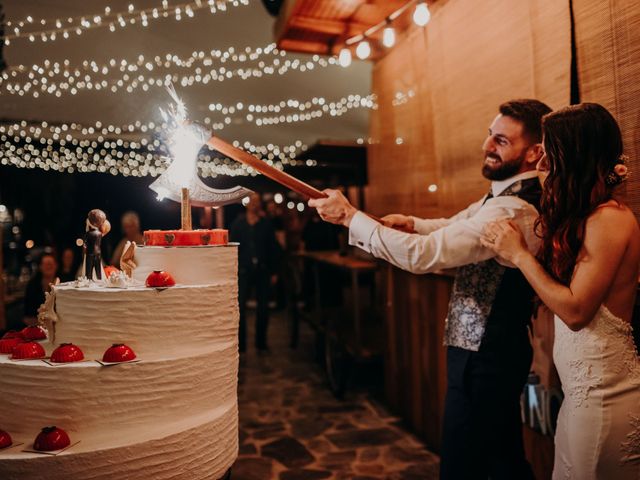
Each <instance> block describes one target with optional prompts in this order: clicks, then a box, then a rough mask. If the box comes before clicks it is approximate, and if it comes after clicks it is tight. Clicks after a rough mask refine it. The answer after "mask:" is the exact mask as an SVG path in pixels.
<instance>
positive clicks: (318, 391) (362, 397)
mask: <svg viewBox="0 0 640 480" xmlns="http://www.w3.org/2000/svg"><path fill="white" fill-rule="evenodd" d="M284 325H285V321H284V319H283V318H282V317H281V316H279V315H275V317H274V318H272V323H271V326H270V331H269V336H270V338H269V343H270V346H271V353H270V354H269V355H266V356H264V355H262V356H259V355H257V354H256V353H255V352H254V351H253V350H251V349H250V350H249V351H248V352H247V353H246V354H244V356H243V357H242V358H241V361H240V383H239V405H240V455H239V458H238V460H237V461H236V463H235V465H234V466H233V468H232V475H231V478H232V480H270V479H278V480H303V479H310V480H315V479H334V480H342V479H345V480H346V479H353V480H373V479H399V480H400V479H402V480H404V479H407V480H408V479H421V480H425V479H427V480H428V479H436V478H437V477H438V463H439V459H438V456H437V455H434V454H433V453H430V452H429V451H427V450H426V449H425V447H424V445H423V444H422V443H421V442H420V441H419V440H418V439H417V438H416V437H414V436H413V435H411V434H410V433H408V432H407V431H405V430H403V429H402V427H401V426H399V425H400V421H399V419H398V418H397V417H394V416H392V415H390V414H389V413H388V412H387V411H386V410H385V409H384V407H382V406H381V405H380V404H379V403H378V402H377V401H375V400H373V399H372V398H371V397H370V396H369V395H368V393H367V391H368V390H367V389H366V388H364V387H362V386H360V387H356V388H355V389H352V390H350V391H349V392H348V393H347V395H346V397H345V399H344V400H337V399H336V398H335V397H334V396H333V395H332V394H331V392H330V391H329V389H328V387H327V383H326V380H325V377H324V373H323V372H322V370H321V368H320V367H319V365H318V364H317V363H316V362H314V361H313V355H314V353H313V338H314V337H313V335H314V334H313V332H311V331H309V330H308V329H307V328H306V327H302V329H301V342H300V345H299V347H298V348H297V349H296V350H295V351H293V350H291V349H289V347H288V345H287V332H286V328H285V326H284ZM249 338H252V337H251V336H250V337H249ZM247 343H249V344H250V343H251V342H247Z"/></svg>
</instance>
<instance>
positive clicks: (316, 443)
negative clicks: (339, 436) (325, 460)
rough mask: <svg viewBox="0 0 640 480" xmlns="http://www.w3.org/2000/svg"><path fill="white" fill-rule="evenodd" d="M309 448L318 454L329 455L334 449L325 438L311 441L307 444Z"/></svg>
mask: <svg viewBox="0 0 640 480" xmlns="http://www.w3.org/2000/svg"><path fill="white" fill-rule="evenodd" d="M307 447H308V448H309V450H311V451H312V452H314V453H316V454H320V453H327V452H330V451H331V450H332V449H333V445H331V443H329V442H328V441H327V440H325V439H324V438H314V439H313V440H309V441H308V442H307Z"/></svg>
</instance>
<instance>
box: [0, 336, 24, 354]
mask: <svg viewBox="0 0 640 480" xmlns="http://www.w3.org/2000/svg"><path fill="white" fill-rule="evenodd" d="M22 342H24V340H23V339H22V338H3V339H2V340H0V353H13V348H14V347H15V346H16V345H18V344H19V343H22Z"/></svg>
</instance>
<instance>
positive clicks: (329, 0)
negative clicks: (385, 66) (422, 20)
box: [275, 0, 407, 56]
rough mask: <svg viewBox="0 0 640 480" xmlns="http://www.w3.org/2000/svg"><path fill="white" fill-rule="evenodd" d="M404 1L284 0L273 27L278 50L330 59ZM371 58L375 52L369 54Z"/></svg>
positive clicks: (405, 0) (404, 2)
mask: <svg viewBox="0 0 640 480" xmlns="http://www.w3.org/2000/svg"><path fill="white" fill-rule="evenodd" d="M406 3H407V0H285V2H284V4H283V6H282V10H281V11H280V16H279V18H278V21H277V22H276V25H275V37H276V42H277V44H278V48H280V49H282V50H287V51H295V52H302V53H316V54H321V55H332V54H335V53H337V51H338V50H339V49H340V48H341V47H342V46H343V44H344V42H345V41H346V40H347V39H348V38H351V37H353V36H356V35H359V34H361V33H363V32H364V31H366V30H367V29H369V28H370V27H372V26H373V25H376V24H378V23H380V22H382V21H383V20H384V19H385V18H386V17H388V16H389V15H390V14H391V13H393V12H394V11H396V10H397V9H399V8H400V7H402V6H403V5H404V4H406ZM373 53H374V56H375V54H376V50H375V49H374V51H373Z"/></svg>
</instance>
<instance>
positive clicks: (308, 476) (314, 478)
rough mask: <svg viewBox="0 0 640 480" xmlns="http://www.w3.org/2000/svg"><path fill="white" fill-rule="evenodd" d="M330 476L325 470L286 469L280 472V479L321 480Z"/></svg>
mask: <svg viewBox="0 0 640 480" xmlns="http://www.w3.org/2000/svg"><path fill="white" fill-rule="evenodd" d="M330 476H331V472H329V471H327V470H304V469H303V470H287V471H285V472H282V473H281V474H280V480H321V479H323V478H329V477H330Z"/></svg>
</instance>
